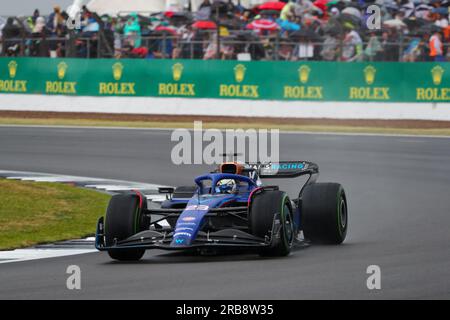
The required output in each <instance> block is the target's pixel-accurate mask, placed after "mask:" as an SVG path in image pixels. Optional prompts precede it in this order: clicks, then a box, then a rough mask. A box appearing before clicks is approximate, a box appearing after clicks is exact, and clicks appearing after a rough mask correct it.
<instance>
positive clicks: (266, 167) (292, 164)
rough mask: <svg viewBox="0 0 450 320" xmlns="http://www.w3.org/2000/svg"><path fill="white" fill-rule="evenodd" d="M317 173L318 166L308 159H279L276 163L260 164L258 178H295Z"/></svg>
mask: <svg viewBox="0 0 450 320" xmlns="http://www.w3.org/2000/svg"><path fill="white" fill-rule="evenodd" d="M318 173H319V166H318V165H317V164H315V163H312V162H308V161H280V162H276V163H267V164H261V165H260V166H259V172H258V174H259V177H260V178H271V179H274V178H296V177H300V176H303V175H314V174H318Z"/></svg>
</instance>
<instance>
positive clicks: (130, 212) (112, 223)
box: [105, 194, 147, 261]
mask: <svg viewBox="0 0 450 320" xmlns="http://www.w3.org/2000/svg"><path fill="white" fill-rule="evenodd" d="M146 206H147V200H146V199H145V197H144V196H142V195H140V194H118V195H114V196H113V197H112V198H111V200H110V202H109V205H108V209H107V210H106V221H105V240H106V246H108V247H110V246H114V245H115V244H116V242H118V241H121V240H124V239H126V238H128V237H130V236H132V235H134V234H136V233H138V232H140V231H143V230H145V228H146V221H147V220H146V217H144V216H143V215H142V211H143V210H144V209H145V208H146ZM144 253H145V250H144V249H111V250H108V254H109V256H110V257H111V258H112V259H115V260H120V261H137V260H139V259H141V258H142V256H143V255H144Z"/></svg>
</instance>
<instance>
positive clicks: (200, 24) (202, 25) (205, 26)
mask: <svg viewBox="0 0 450 320" xmlns="http://www.w3.org/2000/svg"><path fill="white" fill-rule="evenodd" d="M192 27H193V28H195V29H201V30H211V29H217V24H216V23H215V22H213V21H207V20H203V21H197V22H195V23H194V24H193V25H192Z"/></svg>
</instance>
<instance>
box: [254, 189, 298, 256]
mask: <svg viewBox="0 0 450 320" xmlns="http://www.w3.org/2000/svg"><path fill="white" fill-rule="evenodd" d="M277 214H279V218H280V232H279V236H278V235H277V234H275V235H272V234H271V232H272V228H273V224H274V218H275V216H276V215H277ZM248 218H249V228H250V232H251V233H252V234H253V235H255V236H257V237H260V238H265V237H266V236H269V237H272V245H271V246H270V247H268V248H264V249H263V250H262V251H261V252H260V255H262V256H287V255H288V254H289V253H290V252H291V248H292V244H293V242H294V224H293V210H292V205H291V202H290V200H289V197H288V196H287V194H286V193H284V192H282V191H278V190H276V191H263V192H262V193H259V194H256V195H255V196H253V198H252V201H251V207H250V210H249V217H248Z"/></svg>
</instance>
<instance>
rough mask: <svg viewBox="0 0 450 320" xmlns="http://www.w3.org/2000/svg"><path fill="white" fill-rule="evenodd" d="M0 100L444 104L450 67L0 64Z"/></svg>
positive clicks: (112, 62) (23, 60) (9, 60)
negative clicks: (4, 96) (3, 96)
mask: <svg viewBox="0 0 450 320" xmlns="http://www.w3.org/2000/svg"><path fill="white" fill-rule="evenodd" d="M0 93H21V94H49V95H54V94H63V95H75V96H139V97H186V98H214V99H219V98H224V99H255V100H285V101H289V100H294V101H296V100H308V101H377V102H449V101H450V63H440V64H439V63H395V62H374V63H341V62H285V61H270V62H269V61H252V62H240V61H215V60H209V61H201V60H137V59H123V60H113V59H49V58H0Z"/></svg>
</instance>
